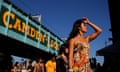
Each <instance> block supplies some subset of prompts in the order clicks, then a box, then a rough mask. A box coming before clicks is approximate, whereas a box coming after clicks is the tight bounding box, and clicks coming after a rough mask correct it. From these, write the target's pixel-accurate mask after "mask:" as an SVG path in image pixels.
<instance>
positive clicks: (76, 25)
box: [68, 19, 84, 40]
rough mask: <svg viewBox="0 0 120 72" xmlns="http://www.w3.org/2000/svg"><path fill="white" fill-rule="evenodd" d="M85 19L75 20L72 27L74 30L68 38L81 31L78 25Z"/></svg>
mask: <svg viewBox="0 0 120 72" xmlns="http://www.w3.org/2000/svg"><path fill="white" fill-rule="evenodd" d="M83 20H84V19H78V20H76V21H75V22H74V24H73V28H72V31H71V32H70V34H69V37H68V40H69V39H71V38H74V37H75V36H76V35H77V34H78V32H79V29H78V27H79V26H80V24H81V23H82V22H83Z"/></svg>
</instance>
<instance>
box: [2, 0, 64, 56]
mask: <svg viewBox="0 0 120 72" xmlns="http://www.w3.org/2000/svg"><path fill="white" fill-rule="evenodd" d="M0 34H2V35H5V36H8V37H10V38H13V39H16V40H18V41H21V42H24V43H25V44H29V45H31V46H34V47H36V48H38V49H41V50H43V51H46V52H50V53H52V54H53V53H54V54H57V53H58V50H59V47H60V45H61V44H62V43H63V41H62V40H61V39H60V38H59V37H58V36H56V35H55V34H54V33H52V32H51V31H50V30H48V29H47V28H46V27H44V26H43V25H42V24H38V23H37V22H35V21H34V20H33V19H31V18H30V17H29V16H27V15H25V14H24V13H22V12H20V11H19V10H17V9H15V8H14V7H13V6H12V4H8V3H6V2H4V1H2V0H0Z"/></svg>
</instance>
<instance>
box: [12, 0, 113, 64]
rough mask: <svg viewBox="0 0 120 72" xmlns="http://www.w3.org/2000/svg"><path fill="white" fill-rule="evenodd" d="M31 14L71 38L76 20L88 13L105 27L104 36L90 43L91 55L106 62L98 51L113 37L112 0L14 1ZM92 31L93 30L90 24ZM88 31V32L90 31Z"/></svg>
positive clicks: (102, 34)
mask: <svg viewBox="0 0 120 72" xmlns="http://www.w3.org/2000/svg"><path fill="white" fill-rule="evenodd" d="M10 1H11V2H12V3H14V4H15V5H16V6H17V7H19V8H20V9H22V10H23V11H24V12H26V13H27V14H30V15H36V14H41V17H42V18H41V23H42V24H43V25H44V26H45V27H47V28H48V29H49V30H51V31H52V32H53V33H55V34H56V35H57V36H59V37H60V38H67V37H68V35H69V32H70V31H71V29H72V25H73V22H74V21H75V20H76V19H79V18H82V17H83V16H86V17H88V18H89V20H90V21H91V22H93V23H95V24H97V25H98V26H100V27H101V28H102V30H103V32H102V33H101V35H100V36H98V37H97V38H96V39H95V40H93V41H92V42H91V43H90V48H91V50H90V57H96V58H97V61H98V62H100V63H103V56H96V51H97V50H99V49H101V48H104V47H105V46H106V45H105V42H107V45H109V44H111V43H112V42H110V41H109V40H108V38H109V37H112V33H111V32H110V31H109V29H110V28H111V24H110V16H109V8H108V0H10ZM88 31H89V33H91V32H92V31H93V30H92V29H91V28H90V27H88ZM87 34H88V33H87Z"/></svg>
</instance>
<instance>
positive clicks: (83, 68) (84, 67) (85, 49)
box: [73, 42, 92, 72]
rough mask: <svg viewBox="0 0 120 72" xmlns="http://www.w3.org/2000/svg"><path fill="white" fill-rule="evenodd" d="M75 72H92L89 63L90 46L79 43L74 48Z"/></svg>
mask: <svg viewBox="0 0 120 72" xmlns="http://www.w3.org/2000/svg"><path fill="white" fill-rule="evenodd" d="M73 69H74V72H92V71H91V69H90V62H89V44H86V43H83V42H77V43H76V44H75V48H74V65H73Z"/></svg>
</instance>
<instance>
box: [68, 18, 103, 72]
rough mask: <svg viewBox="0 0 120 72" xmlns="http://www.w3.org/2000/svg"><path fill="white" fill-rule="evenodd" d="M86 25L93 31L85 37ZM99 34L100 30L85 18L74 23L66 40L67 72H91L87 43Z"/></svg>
mask: <svg viewBox="0 0 120 72" xmlns="http://www.w3.org/2000/svg"><path fill="white" fill-rule="evenodd" d="M86 25H89V26H90V27H92V28H93V29H94V32H93V33H92V34H90V35H87V36H85V35H84V34H85V33H86V32H87V26H86ZM101 32H102V29H101V28H100V27H98V26H97V25H95V24H93V23H92V22H90V21H89V19H88V18H86V17H83V18H82V19H79V20H76V21H75V23H74V24H73V28H72V31H71V32H70V35H69V37H68V40H67V41H68V48H69V57H68V58H69V59H68V63H69V65H68V67H69V72H92V69H91V67H90V62H89V48H90V47H89V42H91V41H92V40H94V39H95V38H96V37H97V36H98V35H99V34H100V33H101Z"/></svg>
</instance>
